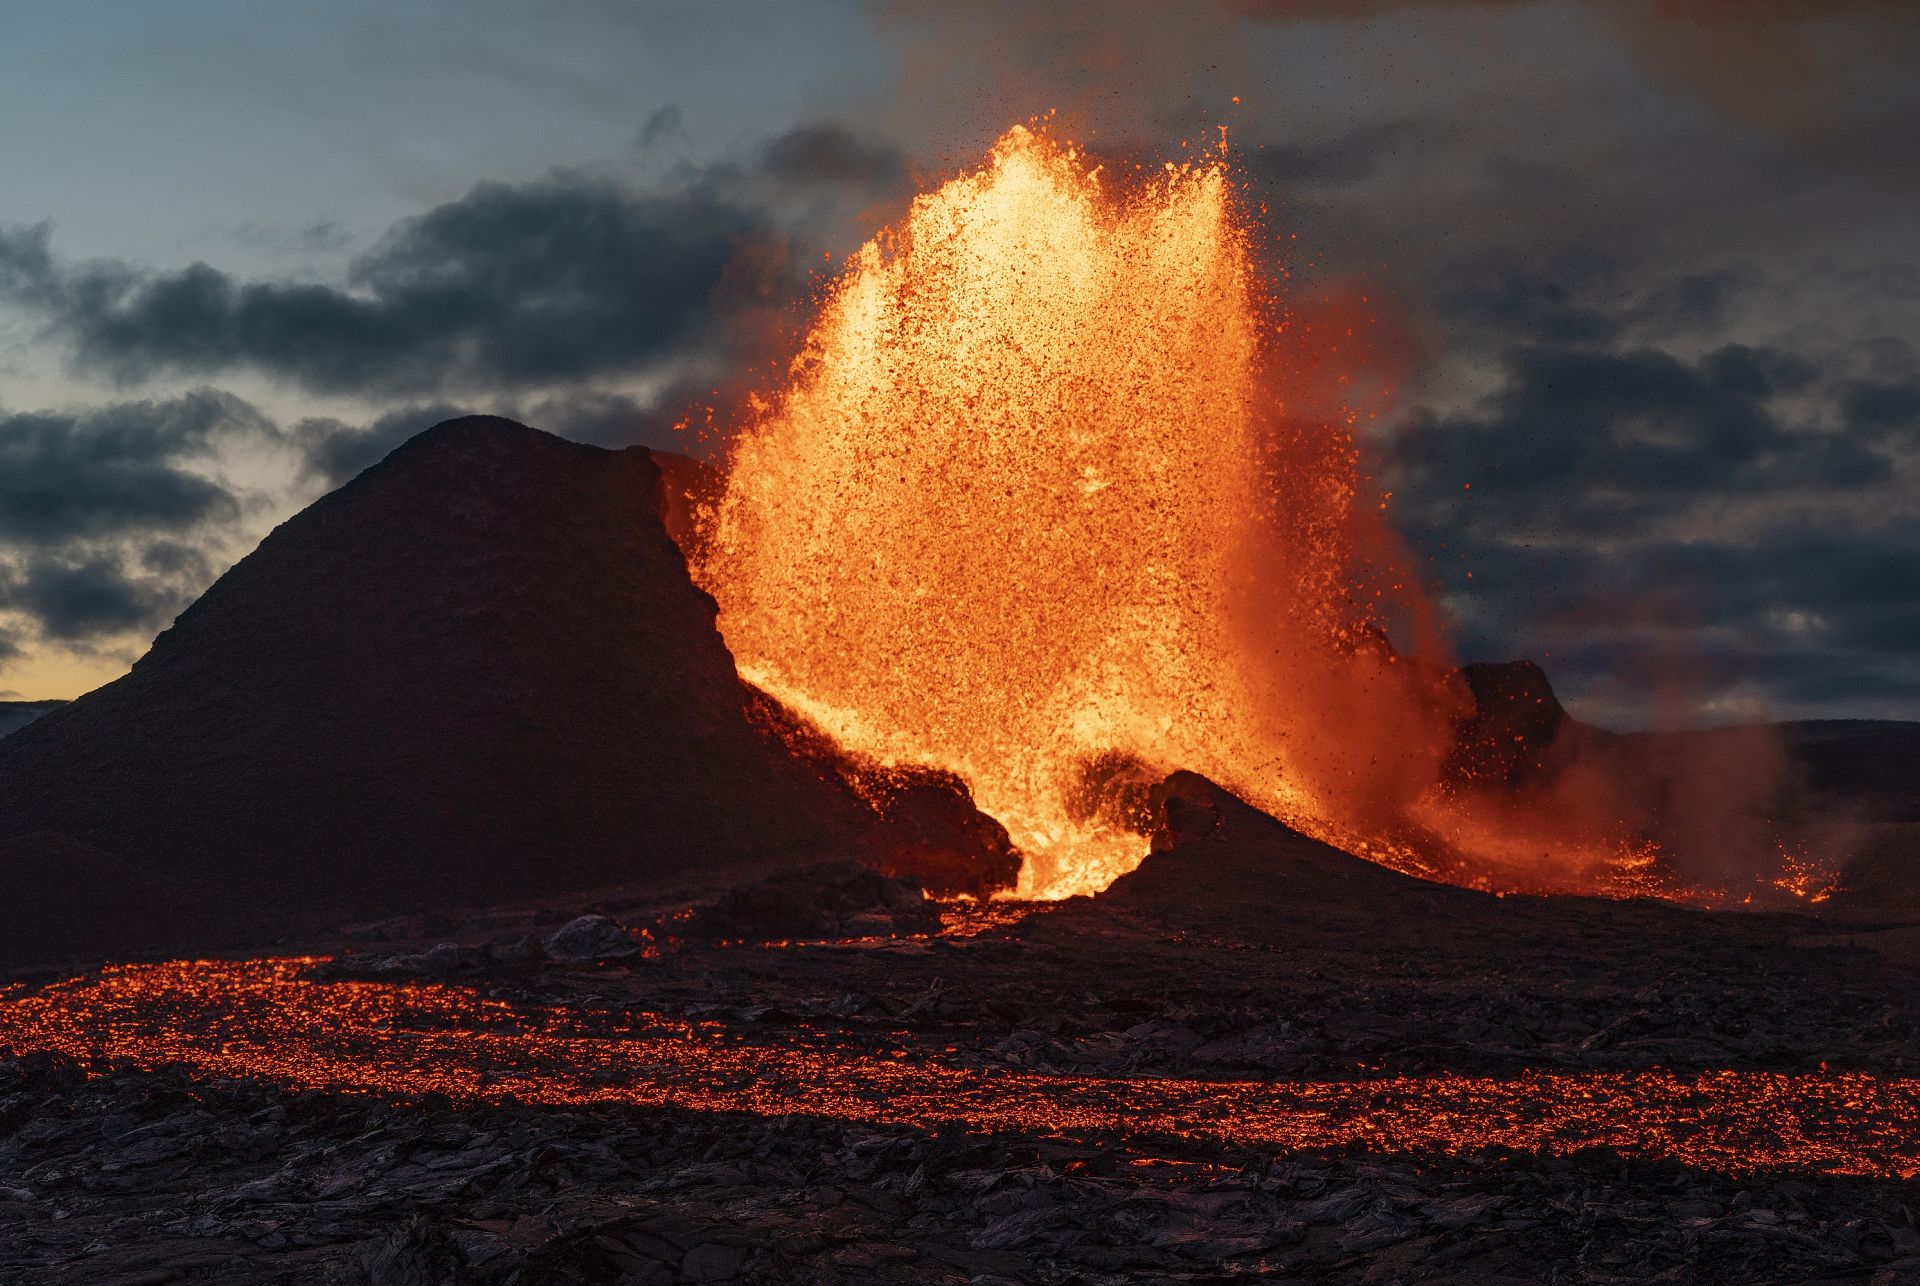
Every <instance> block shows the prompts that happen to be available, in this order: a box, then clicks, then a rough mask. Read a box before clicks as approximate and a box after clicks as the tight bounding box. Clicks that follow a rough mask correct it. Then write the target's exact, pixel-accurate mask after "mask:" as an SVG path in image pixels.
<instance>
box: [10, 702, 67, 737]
mask: <svg viewBox="0 0 1920 1286" xmlns="http://www.w3.org/2000/svg"><path fill="white" fill-rule="evenodd" d="M65 704H66V702H64V701H0V737H4V736H6V735H7V734H8V733H10V732H15V731H17V730H19V729H21V728H24V727H26V726H27V725H28V724H30V723H32V722H33V721H34V720H35V719H38V718H39V717H40V716H41V715H43V714H46V713H48V712H49V711H52V710H58V709H59V708H60V707H61V706H63V705H65Z"/></svg>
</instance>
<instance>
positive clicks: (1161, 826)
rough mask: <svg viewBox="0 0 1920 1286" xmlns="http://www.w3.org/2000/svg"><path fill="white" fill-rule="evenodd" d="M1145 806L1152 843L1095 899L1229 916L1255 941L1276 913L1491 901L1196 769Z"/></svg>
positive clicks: (1392, 911) (1168, 916)
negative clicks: (1419, 873) (1279, 815)
mask: <svg viewBox="0 0 1920 1286" xmlns="http://www.w3.org/2000/svg"><path fill="white" fill-rule="evenodd" d="M1149 807H1150V808H1151V809H1152V811H1153V814H1154V816H1155V819H1156V821H1157V825H1156V827H1155V829H1154V831H1153V835H1152V852H1151V853H1149V855H1148V856H1147V859H1146V860H1145V861H1144V862H1142V863H1141V864H1140V865H1139V866H1138V867H1137V868H1135V869H1134V870H1133V871H1131V872H1129V873H1128V874H1126V875H1123V876H1121V877H1120V878H1119V879H1117V880H1115V881H1114V882H1113V883H1112V884H1111V885H1109V886H1108V888H1107V890H1106V891H1105V892H1104V893H1101V894H1099V895H1098V896H1097V897H1096V898H1095V899H1094V902H1095V903H1096V904H1097V905H1099V906H1102V907H1106V908H1120V909H1124V910H1128V911H1132V912H1136V913H1143V914H1146V915H1149V916H1151V917H1153V918H1154V919H1156V920H1158V921H1161V922H1163V923H1166V924H1169V925H1185V926H1199V925H1208V926H1224V925H1232V926H1235V927H1236V928H1238V929H1240V930H1244V931H1245V932H1246V934H1247V935H1248V937H1249V940H1256V941H1257V940H1259V939H1260V938H1261V936H1262V935H1263V934H1265V933H1266V932H1269V931H1271V928H1272V926H1273V924H1274V923H1276V916H1277V915H1279V914H1281V913H1285V914H1287V915H1293V916H1298V915H1302V914H1305V915H1314V914H1320V915H1325V916H1330V917H1332V918H1334V919H1338V920H1352V919H1353V918H1355V917H1359V918H1361V919H1367V918H1371V917H1373V916H1375V915H1377V914H1389V915H1399V914H1403V913H1406V912H1407V910H1408V908H1419V909H1420V910H1421V911H1423V912H1424V911H1428V910H1432V909H1435V908H1438V907H1441V906H1455V905H1458V904H1461V903H1471V904H1474V905H1480V904H1482V903H1491V902H1493V901H1494V899H1493V898H1491V897H1488V896H1487V895H1485V894H1480V893H1473V892H1469V891H1468V890H1466V889H1461V888H1455V887H1453V886H1451V885H1442V884H1433V883H1430V882H1428V881H1426V880H1422V879H1417V878H1415V877H1414V876H1411V875H1402V874H1401V873H1400V872H1398V871H1393V870H1389V869H1388V868H1386V867H1384V866H1381V865H1379V864H1377V863H1375V862H1370V861H1368V860H1367V859H1365V858H1362V857H1355V856H1354V855H1353V854H1351V853H1344V852H1342V851H1341V850H1339V849H1337V848H1334V847H1332V846H1331V845H1329V844H1323V843H1321V842H1320V841H1319V840H1316V839H1312V838H1310V837H1309V836H1306V835H1303V834H1301V833H1300V832H1299V831H1297V830H1294V829H1293V828H1292V827H1291V826H1288V825H1287V824H1286V823H1285V822H1282V821H1279V820H1277V819H1276V818H1274V817H1271V816H1269V815H1268V814H1266V813H1263V812H1261V811H1260V810H1259V809H1257V808H1255V807H1253V806H1252V805H1251V804H1248V803H1246V802H1245V801H1243V800H1241V799H1240V798H1239V797H1238V796H1236V795H1233V794H1231V793H1230V792H1228V791H1226V790H1224V789H1222V788H1221V787H1220V786H1217V785H1215V784H1214V783H1213V782H1211V781H1209V780H1207V779H1206V778H1205V777H1202V776H1200V775H1198V774H1197V773H1190V772H1176V773H1174V774H1173V775H1171V776H1170V777H1168V778H1167V779H1166V780H1165V781H1163V782H1161V783H1160V784H1159V785H1157V786H1155V787H1154V788H1153V790H1152V792H1151V794H1150V797H1149Z"/></svg>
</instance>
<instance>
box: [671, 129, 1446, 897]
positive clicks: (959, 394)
mask: <svg viewBox="0 0 1920 1286" xmlns="http://www.w3.org/2000/svg"><path fill="white" fill-rule="evenodd" d="M1279 316H1280V314H1279V312H1278V309H1277V308H1276V307H1275V306H1274V304H1273V303H1272V301H1271V300H1270V299H1269V298H1268V297H1267V296H1266V294H1265V293H1264V286H1263V283H1262V280H1261V278H1260V275H1259V273H1258V271H1257V270H1256V268H1255V265H1254V260H1253V256H1252V254H1251V251H1250V247H1249V244H1248V234H1247V225H1246V223H1245V220H1244V218H1243V217H1242V215H1241V213H1240V211H1239V210H1238V208H1237V206H1236V194H1235V192H1234V189H1233V187H1232V184H1231V182H1230V180H1229V175H1228V172H1227V168H1226V163H1225V159H1224V157H1215V158H1210V159H1207V160H1205V161H1203V162H1199V163H1194V164H1186V165H1168V166H1166V167H1165V168H1164V169H1163V170H1162V171H1160V172H1158V173H1155V174H1152V175H1150V176H1142V177H1140V178H1138V179H1136V180H1134V181H1131V182H1127V183H1119V182H1116V181H1115V180H1114V178H1112V177H1111V176H1109V175H1108V174H1106V173H1104V172H1103V171H1102V170H1101V168H1100V167H1098V166H1092V165H1090V163H1089V162H1088V161H1087V160H1086V158H1084V157H1083V156H1082V154H1081V153H1079V152H1078V151H1077V150H1075V149H1074V148H1073V147H1071V146H1067V145H1064V144H1061V143H1058V142H1056V141H1054V140H1052V139H1050V138H1049V137H1047V136H1046V135H1045V134H1044V133H1042V132H1036V131H1034V130H1030V129H1027V128H1024V127H1016V128H1014V129H1012V130H1010V131H1009V132H1008V133H1007V134H1006V135H1005V136H1004V137H1003V138H1002V139H1001V140H1000V141H999V143H998V144H997V145H996V146H995V148H994V150H993V153H992V155H991V157H990V158H989V160H988V162H987V164H986V165H985V166H984V167H983V168H982V169H980V170H979V171H978V172H975V173H969V174H965V175H962V176H960V177H958V178H955V179H953V180H952V181H950V182H948V183H946V184H945V185H944V186H942V187H940V188H939V189H938V190H937V191H934V192H931V193H928V194H925V195H923V196H921V197H920V198H919V199H918V200H917V201H916V202H915V203H914V205H913V208H912V211H911V213H910V214H909V216H908V217H907V219H906V221H905V222H904V223H903V224H902V225H901V226H899V227H897V228H895V229H893V230H891V231H889V232H888V233H885V234H883V235H882V236H881V237H879V238H878V239H876V240H875V241H873V242H871V243H869V244H868V245H867V246H866V247H865V248H864V249H862V250H861V251H860V253H859V254H858V255H857V256H856V257H855V258H854V259H852V260H851V262H850V264H849V267H848V271H847V272H846V274H845V275H844V276H843V278H842V279H841V280H840V281H839V282H838V284H837V286H836V287H835V289H834V291H833V293H832V295H831V297H830V298H829V299H828V300H827V301H826V303H825V306H824V308H823V311H822V313H821V316H820V318H819V320H818V321H817V323H816V325H815V327H814V329H813V332H812V334H811V336H810V338H809V341H808V343H807V345H806V348H805V350H804V352H803V353H802V354H801V356H800V357H799V358H798V359H797V361H796V362H795V364H794V367H793V371H792V376H791V381H790V383H789V385H788V387H787V388H786V389H785V390H784V391H783V392H782V393H781V394H780V395H778V396H777V397H776V398H774V399H772V400H771V401H770V402H768V403H766V404H764V405H763V406H762V408H761V410H760V414H759V416H758V418H757V420H756V422H754V423H752V424H750V425H748V426H747V427H746V428H745V429H744V431H743V433H742V436H741V438H740V440H739V441H738V442H737V444H736V447H735V452H734V456H733V459H732V462H731V472H730V475H729V483H728V488H727V491H726V494H725V496H724V498H723V499H722V500H721V501H720V502H719V504H718V506H717V507H716V509H715V511H714V512H712V513H711V514H709V515H708V519H707V537H708V538H707V541H706V549H707V552H706V554H705V556H704V558H703V560H702V566H701V567H700V569H699V575H700V578H701V579H702V581H703V582H704V584H705V585H706V587H707V588H708V589H709V590H710V591H711V592H712V593H713V594H714V596H715V597H716V598H717V599H718V601H719V603H720V608H721V617H720V625H721V629H722V631H723V632H724V634H725V636H726V640H727V643H728V645H729V647H731V648H732V650H733V653H734V655H735V657H736V659H737V660H738V662H739V665H740V669H741V672H742V674H743V675H745V676H746V677H747V678H748V679H750V680H751V681H753V682H755V683H757V684H759V685H760V686H761V687H763V688H765V689H766V690H768V691H769V692H771V693H772V694H773V695H775V696H776V697H778V698H779V699H781V700H782V701H784V702H786V703H787V704H788V705H790V706H791V707H793V708H795V709H797V710H799V711H800V712H802V713H804V714H805V715H807V716H808V717H810V718H811V719H813V720H815V721H816V722H817V723H818V724H819V725H820V726H821V727H823V728H824V729H825V730H826V731H828V732H829V733H831V734H832V735H833V736H834V737H835V738H837V739H838V740H839V741H840V742H841V744H842V745H843V746H845V747H847V748H848V749H849V750H851V751H852V752H854V753H856V754H859V755H862V756H865V757H868V758H870V759H872V760H875V761H878V762H880V763H883V764H884V763H895V762H914V763H926V764H932V765H935V766H938V767H942V768H947V769H950V770H952V771H954V772H957V773H959V774H960V775H961V776H963V777H964V778H965V779H966V780H967V781H968V782H969V783H970V784H971V786H972V788H973V791H974V795H975V798H976V800H977V801H978V803H979V805H980V806H981V807H982V808H983V809H984V810H985V811H986V812H988V813H991V814H992V815H994V816H995V817H997V818H999V819H1000V820H1001V821H1002V822H1003V823H1004V824H1005V825H1006V826H1007V828H1008V830H1009V831H1010V832H1011V834H1012V836H1013V839H1014V841H1015V843H1016V844H1018V845H1019V846H1020V847H1021V849H1022V850H1023V851H1024V852H1025V853H1026V855H1027V864H1026V867H1025V870H1024V872H1023V876H1022V881H1021V889H1020V892H1021V893H1022V894H1023V895H1026V896H1032V897H1063V896H1067V895H1070V894H1073V893H1081V892H1091V891H1097V890H1098V889H1101V888H1104V887H1105V886H1106V885H1107V884H1108V883H1110V882H1111V881H1112V880H1113V879H1114V878H1115V877H1117V876H1118V875H1120V874H1122V873H1124V872H1125V871H1127V870H1129V869H1131V868H1132V867H1133V866H1134V865H1136V864H1137V863H1138V862H1139V861H1140V859H1141V858H1142V857H1143V856H1144V854H1145V851H1146V844H1145V842H1144V841H1143V840H1142V839H1141V837H1140V835H1139V834H1138V833H1136V832H1135V831H1133V830H1130V829H1129V828H1128V826H1127V822H1126V817H1125V813H1126V800H1127V799H1128V796H1129V792H1130V791H1136V790H1137V789H1138V788H1139V787H1140V786H1141V785H1143V784H1144V783H1145V782H1147V781H1149V780H1152V779H1154V778H1157V777H1158V776H1160V775H1162V774H1164V773H1165V772H1166V771H1168V770H1171V769H1173V768H1188V769H1192V770H1195V771H1198V772H1201V773H1204V774H1206V775H1208V776H1210V777H1212V778H1214V779H1216V780H1218V781H1220V782H1221V783H1223V784H1225V785H1226V786H1228V787H1229V788H1231V789H1233V790H1235V791H1236V792H1238V793H1240V794H1242V795H1243V796H1245V797H1247V798H1249V799H1250V800H1253V801H1254V802H1256V803H1258V804H1260V805H1261V806H1262V807H1264V808H1267V809H1269V810H1270V811H1272V812H1274V813H1276V814H1277V815H1279V816H1281V817H1283V818H1285V819H1286V820H1288V821H1290V822H1292V823H1293V824H1295V825H1296V826H1299V827H1301V828H1302V829H1305V830H1308V831H1310V832H1311V833H1314V834H1316V835H1318V836H1320V837H1322V838H1327V839H1330V840H1333V841H1335V842H1338V843H1340V844H1341V845H1342V846H1343V847H1346V848H1349V849H1350V850H1353V851H1363V850H1364V851H1369V852H1371V853H1373V854H1374V855H1380V854H1381V853H1382V851H1383V850H1388V851H1392V850H1395V849H1396V848H1397V849H1398V851H1399V853H1400V855H1401V857H1402V858H1403V859H1404V860H1403V864H1409V863H1411V864H1417V863H1413V859H1412V858H1411V850H1410V849H1407V848H1404V847H1402V846H1398V845H1397V844H1396V842H1395V840H1394V837H1395V836H1396V835H1397V834H1398V833H1400V832H1401V831H1403V830H1405V828H1406V827H1405V821H1404V819H1406V818H1408V817H1410V816H1413V815H1414V809H1415V805H1416V803H1417V801H1418V800H1419V799H1420V798H1421V797H1422V796H1423V795H1426V794H1428V793H1430V792H1431V790H1432V789H1433V788H1434V786H1435V783H1436V780H1437V772H1438V765H1439V763H1440V761H1441V759H1442V757H1443V756H1444V754H1445V751H1446V748H1447V746H1448V744H1449V736H1448V732H1447V723H1446V709H1445V706H1446V703H1445V700H1444V699H1443V698H1442V696H1441V692H1442V685H1440V684H1438V683H1436V682H1435V681H1434V679H1433V678H1432V675H1433V674H1434V673H1437V671H1434V670H1427V669H1424V668H1422V667H1419V666H1416V665H1414V664H1411V663H1409V662H1408V661H1407V660H1405V659H1404V658H1402V657H1399V656H1396V654H1395V653H1394V651H1393V650H1392V649H1390V648H1389V647H1387V646H1386V645H1385V638H1386V630H1385V626H1386V624H1387V623H1388V620H1389V618H1396V619H1400V620H1402V621H1404V620H1405V619H1407V618H1408V617H1409V616H1412V617H1418V616H1419V615H1420V613H1419V611H1418V604H1417V602H1415V601H1414V600H1413V599H1412V598H1411V596H1410V595H1409V594H1407V593H1406V592H1405V591H1404V590H1402V588H1401V586H1400V585H1398V584H1392V585H1390V584H1388V581H1389V580H1390V579H1392V578H1391V577H1389V576H1384V575H1378V574H1376V573H1375V572H1373V571H1370V570H1369V569H1370V568H1374V567H1376V563H1375V561H1374V556H1375V555H1377V554H1378V553H1379V552H1380V551H1383V550H1388V549H1390V548H1391V547H1392V545H1391V542H1390V541H1389V540H1388V539H1387V538H1386V531H1385V528H1384V524H1383V522H1382V520H1381V519H1380V517H1379V516H1378V514H1377V512H1376V510H1375V507H1374V506H1371V505H1365V504H1361V503H1359V479H1358V475H1357V472H1356V467H1355V462H1354V457H1353V450H1352V443H1351V439H1350V436H1349V433H1348V431H1347V427H1346V425H1345V424H1344V423H1333V424H1319V423H1308V422H1304V421H1302V420H1300V419H1298V418H1295V417H1294V416H1291V415H1290V414H1289V410H1288V406H1287V398H1288V391H1287V389H1286V388H1285V387H1283V386H1284V384H1285V381H1286V379H1287V374H1286V372H1287V369H1288V365H1289V356H1288V354H1287V353H1286V352H1285V351H1284V350H1283V347H1282V342H1281V337H1282V334H1283V328H1282V327H1281V326H1280V324H1279Z"/></svg>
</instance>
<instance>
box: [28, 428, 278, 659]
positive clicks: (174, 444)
mask: <svg viewBox="0 0 1920 1286" xmlns="http://www.w3.org/2000/svg"><path fill="white" fill-rule="evenodd" d="M280 441H281V434H280V430H279V429H278V427H277V426H276V425H274V424H273V422H272V421H271V420H269V419H268V418H267V417H265V416H264V415H262V414H261V413H260V412H259V411H257V410H256V409H254V408H253V407H252V406H250V405H249V404H247V403H246V402H243V401H241V400H240V399H239V398H236V397H232V396H230V395H228V394H224V393H217V392H212V391H206V390H202V391H198V392H193V393H187V394H183V395H181V396H179V397H174V398H169V399H161V400H151V401H132V402H121V403H115V404H110V405H106V406H99V407H93V408H89V409H86V410H81V411H64V412H62V411H43V412H34V413H14V414H0V612H4V613H6V614H7V617H8V619H7V620H6V621H0V641H4V643H5V645H6V646H5V647H4V648H0V661H4V660H10V659H15V658H17V657H19V656H20V655H22V654H23V653H24V651H25V648H26V642H25V640H26V639H27V638H28V637H30V636H31V637H38V638H39V639H41V640H43V641H49V640H50V641H52V642H54V643H56V644H60V645H65V646H81V647H84V646H89V645H91V644H93V643H95V642H97V641H101V640H104V639H107V638H110V637H112V636H116V635H121V634H125V633H127V632H129V631H132V630H138V629H146V628H151V627H153V626H156V625H158V624H160V623H162V622H163V621H164V620H165V618H166V617H167V616H168V615H169V614H170V613H171V612H172V611H173V610H175V609H177V608H178V607H179V606H181V605H182V604H183V603H185V602H186V601H187V599H189V598H190V597H192V595H194V594H195V593H197V592H198V591H199V590H200V589H202V588H204V586H205V585H206V583H207V581H209V580H210V579H212V576H213V567H212V565H211V562H210V561H209V555H208V552H207V547H208V546H209V545H210V544H213V545H217V544H219V543H220V542H221V541H222V540H223V539H224V538H225V537H226V536H227V535H228V534H229V533H230V532H231V531H232V529H233V528H234V527H235V526H236V525H237V524H238V523H239V522H240V521H241V519H242V518H243V516H244V514H245V512H246V511H247V508H248V505H249V504H250V502H251V500H252V499H253V498H252V497H251V496H249V495H248V494H247V493H245V492H243V491H241V490H239V489H236V488H235V487H234V486H233V485H231V484H230V483H228V482H227V481H225V480H224V479H223V477H222V476H221V474H220V472H219V468H220V464H221V461H222V459H223V456H224V453H225V452H227V451H230V450H232V449H234V448H236V447H239V446H261V445H269V446H272V445H277V444H278V443H279V442H280Z"/></svg>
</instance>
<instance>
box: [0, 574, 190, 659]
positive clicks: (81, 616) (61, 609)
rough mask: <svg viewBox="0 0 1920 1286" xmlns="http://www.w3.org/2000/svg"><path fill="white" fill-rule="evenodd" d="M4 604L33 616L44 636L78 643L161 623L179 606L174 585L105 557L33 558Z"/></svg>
mask: <svg viewBox="0 0 1920 1286" xmlns="http://www.w3.org/2000/svg"><path fill="white" fill-rule="evenodd" d="M0 605H4V606H6V607H9V608H11V609H13V610H15V611H20V612H24V613H26V614H27V615H28V616H30V617H31V618H33V619H34V621H35V622H36V623H37V624H38V625H39V628H40V633H41V635H42V636H43V637H45V638H49V639H54V640H57V641H59V642H74V641H79V640H85V639H91V638H93V637H95V636H98V635H109V634H124V633H126V632H127V631H129V630H134V629H139V628H141V627H143V626H145V627H151V626H154V625H157V624H159V623H160V621H161V620H162V619H163V617H164V616H166V615H168V614H170V612H171V611H172V610H173V609H175V608H177V607H179V606H180V603H179V601H178V600H177V598H176V595H175V593H174V591H173V589H172V588H171V587H170V586H168V585H166V584H163V583H157V582H151V581H141V580H136V579H133V578H131V577H129V576H128V574H127V571H126V569H125V568H124V567H123V566H122V564H121V563H120V562H119V561H118V560H116V559H113V558H106V557H101V558H92V559H88V560H86V561H84V562H78V563H67V562H63V561H61V560H59V559H57V558H37V559H34V560H33V561H32V562H30V563H29V564H28V565H27V566H26V568H25V569H24V572H23V573H22V574H20V575H19V577H18V579H16V580H14V582H13V583H12V584H10V585H7V586H5V587H4V588H0Z"/></svg>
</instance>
